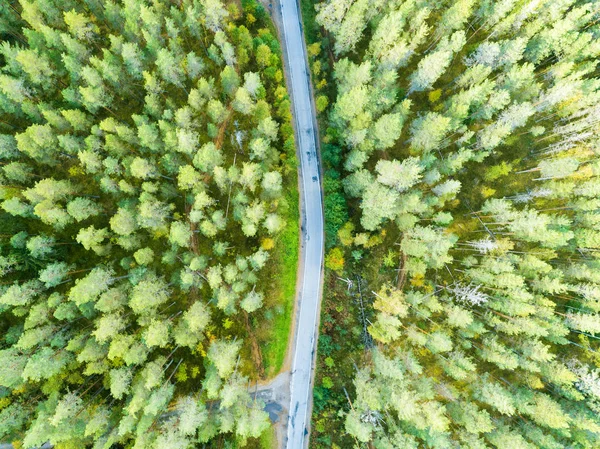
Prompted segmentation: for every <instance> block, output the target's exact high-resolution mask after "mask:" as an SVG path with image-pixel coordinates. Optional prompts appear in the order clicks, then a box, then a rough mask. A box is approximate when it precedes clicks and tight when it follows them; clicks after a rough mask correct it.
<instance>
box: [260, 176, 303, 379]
mask: <svg viewBox="0 0 600 449" xmlns="http://www.w3.org/2000/svg"><path fill="white" fill-rule="evenodd" d="M289 178H290V179H288V182H287V183H286V185H285V189H286V197H285V199H286V202H287V203H288V210H287V215H286V217H285V219H286V225H285V228H284V230H283V231H282V232H281V234H280V235H279V237H278V238H277V242H276V245H275V251H274V253H273V258H274V266H276V267H278V268H279V270H278V272H277V273H275V275H274V276H273V277H272V279H273V281H274V285H273V286H272V289H271V291H272V293H273V295H274V296H275V298H274V299H275V301H274V303H275V304H278V305H279V306H278V307H277V309H278V310H276V311H275V313H274V314H273V318H272V321H271V323H270V326H269V327H270V330H269V339H268V340H267V341H266V342H264V344H263V345H262V348H261V349H262V351H263V361H264V365H265V373H266V375H267V377H271V376H273V375H275V374H277V372H279V370H280V369H281V367H282V365H283V362H284V359H285V353H286V349H287V346H288V339H289V338H290V326H291V322H292V316H293V314H294V301H295V298H296V278H297V272H298V253H299V247H298V246H299V229H298V228H299V225H298V223H299V219H300V213H299V209H298V184H297V182H296V180H297V176H296V175H295V174H293V175H292V174H291V173H290V175H289Z"/></svg>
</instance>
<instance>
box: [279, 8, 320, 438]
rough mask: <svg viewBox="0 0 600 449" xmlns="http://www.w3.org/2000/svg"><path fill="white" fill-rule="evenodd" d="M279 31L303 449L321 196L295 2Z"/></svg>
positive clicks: (295, 401)
mask: <svg viewBox="0 0 600 449" xmlns="http://www.w3.org/2000/svg"><path fill="white" fill-rule="evenodd" d="M279 4H280V7H281V19H282V23H281V29H280V32H281V34H282V36H283V41H284V43H285V48H286V57H285V58H284V65H285V66H286V67H285V68H286V72H287V74H288V77H289V79H288V87H289V89H290V91H291V97H292V104H293V112H294V113H293V116H294V121H295V128H296V137H297V141H296V143H297V146H298V154H299V155H300V182H301V197H302V204H303V208H302V212H301V217H302V231H303V232H302V233H301V235H302V239H303V252H302V254H303V258H302V259H301V263H302V269H301V272H300V276H301V277H300V280H301V287H300V290H299V295H298V298H297V301H298V303H297V304H296V323H295V324H296V327H295V331H296V333H295V335H294V341H293V346H292V348H293V361H292V372H291V376H290V404H289V409H288V410H289V415H288V423H287V440H286V443H285V447H286V448H287V449H303V448H305V447H307V446H308V427H309V423H310V412H311V406H312V381H313V366H314V361H315V352H316V346H317V336H318V323H319V309H320V303H321V286H322V271H323V270H322V265H323V250H324V246H323V244H324V242H323V238H324V237H323V198H322V194H321V173H320V170H319V158H318V155H317V141H316V139H317V132H316V126H315V123H316V120H315V115H314V107H313V97H312V93H311V89H310V78H309V73H310V72H309V70H308V62H307V57H306V47H305V44H304V35H303V32H302V27H301V18H300V12H299V10H298V4H297V0H280V3H279Z"/></svg>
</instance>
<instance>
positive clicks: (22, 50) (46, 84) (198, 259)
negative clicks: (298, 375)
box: [0, 0, 298, 449]
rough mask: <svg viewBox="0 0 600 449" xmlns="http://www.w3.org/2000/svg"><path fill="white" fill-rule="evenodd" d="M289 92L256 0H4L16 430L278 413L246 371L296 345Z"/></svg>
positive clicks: (138, 437)
mask: <svg viewBox="0 0 600 449" xmlns="http://www.w3.org/2000/svg"><path fill="white" fill-rule="evenodd" d="M289 104H290V103H289V100H288V97H287V94H286V89H285V86H284V84H283V72H282V66H281V57H280V46H279V43H278V41H277V38H276V37H275V34H274V31H273V27H272V24H271V22H270V19H269V17H268V15H267V13H266V11H265V10H264V8H263V7H262V6H260V5H258V3H256V2H254V1H253V0H248V1H244V2H243V3H242V4H240V3H236V2H228V3H223V2H221V1H220V0H179V1H169V2H165V1H158V0H157V1H146V0H123V1H112V0H107V1H104V0H30V1H28V0H21V1H19V2H16V1H11V0H0V206H1V211H0V234H1V235H0V276H1V278H2V280H1V283H0V442H10V441H12V442H13V444H15V447H24V448H30V447H37V446H40V445H42V444H44V443H45V442H47V441H49V442H50V443H52V444H53V445H54V446H55V447H57V448H64V449H67V448H73V449H81V448H84V447H90V448H91V447H93V448H95V449H100V448H106V449H108V448H124V447H127V448H135V449H149V448H160V449H167V448H172V449H185V448H187V447H200V446H199V444H202V447H239V446H243V445H245V444H247V443H249V442H253V441H254V442H256V438H257V437H259V436H261V434H263V432H264V431H265V429H267V428H268V427H269V426H270V424H269V420H268V416H267V414H266V413H265V412H264V411H263V410H262V404H261V402H260V401H256V400H254V399H252V397H251V395H250V393H249V383H250V381H251V380H256V379H257V378H258V377H260V376H262V375H263V374H264V367H265V366H267V367H269V363H270V364H271V368H272V369H275V370H277V369H279V367H277V366H275V367H274V368H273V365H277V364H280V363H281V360H282V357H283V350H282V349H281V348H285V344H286V340H285V339H287V329H286V326H285V324H286V323H289V317H285V316H284V315H285V314H284V312H285V308H286V306H285V305H284V304H282V303H281V301H282V294H281V292H279V293H277V289H279V290H281V289H282V288H283V287H282V286H281V285H280V284H281V277H282V272H285V273H289V272H290V268H289V267H291V273H292V275H291V276H292V278H293V279H292V281H291V288H292V292H293V288H294V283H295V277H294V276H295V270H296V260H295V259H294V255H295V254H296V252H295V251H297V240H294V236H296V237H297V227H298V224H297V214H298V212H297V199H296V198H295V197H294V195H295V194H296V193H295V192H296V190H295V189H296V161H295V149H294V140H293V131H292V127H291V124H290V107H289ZM290 226H291V227H290ZM288 228H289V229H291V231H289V232H288V231H286V229H288ZM286 245H287V247H286ZM290 247H291V251H287V249H289V248H290ZM282 250H285V251H287V253H286V254H284V255H282ZM283 265H286V266H283ZM286 267H288V268H286ZM286 270H287V271H286ZM282 317H283V318H282ZM282 323H283V324H282ZM278 332H279V333H283V335H284V338H285V339H284V342H283V346H282V345H281V344H279V343H278V344H277V345H275V346H277V347H276V348H273V347H272V346H273V345H272V344H271V343H269V342H270V340H273V339H277V338H279V337H278V336H277V335H275V334H277V333H278ZM270 344H271V346H269V345H270ZM265 348H266V350H267V352H269V351H270V352H275V354H274V355H273V354H271V356H270V357H271V359H270V360H265V361H264V364H263V360H262V353H263V350H265ZM267 356H268V354H267V355H265V357H267ZM253 444H256V443H253Z"/></svg>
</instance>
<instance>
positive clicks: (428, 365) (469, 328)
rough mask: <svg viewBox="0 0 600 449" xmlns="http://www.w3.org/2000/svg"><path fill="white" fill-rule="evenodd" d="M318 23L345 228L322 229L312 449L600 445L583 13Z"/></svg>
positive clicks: (447, 13)
mask: <svg viewBox="0 0 600 449" xmlns="http://www.w3.org/2000/svg"><path fill="white" fill-rule="evenodd" d="M316 12H317V16H316V17H317V21H318V23H319V24H320V25H322V26H323V27H324V28H325V29H326V30H327V32H328V34H329V36H330V38H331V39H332V40H333V45H332V46H333V52H334V53H335V56H337V60H336V61H335V66H334V71H333V81H334V88H335V90H336V92H335V95H336V98H335V101H330V103H331V106H330V107H329V111H330V112H329V116H328V118H327V122H326V123H325V126H323V128H324V129H327V132H326V135H325V136H324V140H325V141H326V144H325V145H323V148H322V152H323V163H324V165H325V168H326V170H328V171H326V172H325V173H326V176H327V178H328V179H326V181H325V183H324V187H325V190H326V195H327V196H331V197H332V198H336V195H337V194H338V193H343V195H344V196H345V198H346V203H347V207H348V213H347V217H349V219H347V220H344V221H342V222H336V226H337V228H336V232H335V233H331V232H330V230H329V228H328V229H327V238H328V245H329V247H330V248H331V247H334V248H333V250H330V252H328V253H327V254H328V261H327V263H326V267H327V268H328V270H331V271H333V272H330V273H329V275H328V277H327V282H328V284H327V285H326V290H327V294H326V297H325V299H324V307H325V309H324V311H323V314H322V318H321V323H322V329H321V337H320V341H319V354H320V355H319V358H320V361H319V365H318V367H319V371H318V374H317V377H318V378H317V385H320V386H319V387H317V388H315V394H314V396H315V412H316V415H315V416H314V419H313V429H314V431H313V441H314V442H315V443H314V445H315V447H319V448H320V447H354V446H357V447H358V446H362V445H365V446H366V445H368V446H369V447H374V448H388V447H389V448H391V447H402V448H415V449H416V448H420V447H430V448H447V447H468V448H483V447H498V448H500V447H501V448H516V447H522V448H534V447H545V448H546V447H547V448H549V447H555V448H561V447H573V448H581V449H588V448H589V449H591V448H594V447H596V446H598V444H599V441H600V421H599V420H598V411H599V410H600V409H599V408H598V396H597V394H596V393H597V392H596V393H593V392H592V390H591V389H590V387H591V385H596V384H597V371H598V369H599V366H600V365H599V360H598V357H597V352H598V350H599V346H598V342H597V335H598V333H599V332H600V324H599V323H600V320H599V318H598V312H599V310H600V307H599V306H598V302H597V300H598V295H597V294H596V290H597V289H598V285H599V282H600V278H599V277H598V276H597V274H596V272H597V270H598V268H599V266H600V265H599V260H598V252H597V249H598V248H600V246H599V245H600V239H599V238H598V236H599V234H598V231H597V229H596V227H597V224H596V223H597V220H596V211H597V202H598V195H599V193H600V190H598V189H596V184H597V182H598V176H599V175H600V170H598V158H597V151H595V148H596V146H597V142H596V140H597V138H596V137H595V136H596V135H597V134H598V132H599V131H600V128H599V127H598V121H597V119H596V118H592V117H596V116H597V112H598V105H599V104H600V90H599V86H600V82H599V80H598V74H597V71H596V70H595V69H596V67H597V64H598V56H599V55H600V47H599V46H598V45H597V44H591V43H592V42H595V41H596V40H597V39H596V37H597V36H598V35H599V33H600V28H599V26H598V22H597V20H596V19H597V15H596V13H597V11H596V8H595V4H594V2H592V1H586V0H583V1H577V0H569V1H567V2H566V3H564V4H561V5H557V4H556V3H555V2H550V1H541V2H534V3H527V2H510V1H509V2H486V1H479V0H448V1H442V2H400V3H394V2H385V1H375V2H360V1H346V0H326V1H323V2H321V3H320V4H318V5H316ZM310 16H311V15H310V13H309V14H307V17H310ZM575 17H577V19H576V20H575V19H574V18H575ZM567 24H569V26H568V31H567V29H565V28H562V27H563V26H566V25H567ZM576 42H577V43H579V44H581V45H577V44H575V43H576ZM584 42H585V44H584ZM588 43H589V44H588ZM322 48H323V49H324V50H325V51H326V50H327V49H328V46H327V42H326V41H323V42H322ZM334 59H335V58H334ZM317 68H318V67H317ZM315 73H318V71H316V70H315V68H314V67H313V75H314V74H315ZM331 99H332V97H330V100H331ZM333 148H336V149H337V148H339V149H340V150H341V151H337V150H334V151H332V149H333ZM332 168H333V169H335V172H333V171H329V170H330V169H332ZM340 181H341V182H340ZM340 185H341V187H342V189H343V190H338V189H339V187H338V186H340ZM327 196H326V215H327V213H330V214H331V213H332V212H330V211H329V210H330V209H331V210H335V209H336V207H335V206H333V205H332V203H333V204H337V203H338V201H337V200H336V201H333V200H329V201H330V202H329V203H328V199H327ZM340 203H341V201H340ZM334 216H335V214H334ZM346 221H347V222H348V223H346V224H344V223H345V222H346ZM338 223H339V224H338ZM328 226H329V224H328ZM332 234H333V235H332ZM338 239H339V242H340V243H341V244H342V246H336V245H337V242H338ZM333 251H335V254H334V253H333ZM343 258H345V260H346V263H345V266H344V267H342V266H341V264H340V263H337V264H336V263H334V262H335V261H339V260H342V259H343ZM360 278H362V279H363V281H360V280H359V279H360ZM359 282H360V286H361V289H359V288H358V286H357V283H359ZM365 285H368V288H366V287H365ZM382 286H383V287H382ZM373 292H377V293H373ZM355 304H358V305H359V307H355V306H354V305H355ZM346 310H347V311H348V312H349V313H348V314H354V315H355V316H351V317H347V316H344V315H345V314H344V311H346ZM346 315H347V314H346ZM341 322H344V328H346V329H354V328H356V332H354V334H353V335H351V336H349V337H346V338H344V337H341V335H339V332H340V330H341V329H340V328H341V326H336V323H341ZM371 339H372V340H375V342H376V345H372V344H371V341H372V340H371ZM353 362H355V363H356V364H357V365H358V367H357V368H355V366H353ZM592 373H595V374H592ZM350 376H352V377H353V378H354V381H353V384H352V385H348V383H347V378H348V377H350ZM339 380H341V384H344V381H346V383H345V385H344V387H345V390H344V389H341V388H338V387H337V385H338V384H340V382H339ZM346 392H347V396H346ZM325 423H326V424H327V425H325Z"/></svg>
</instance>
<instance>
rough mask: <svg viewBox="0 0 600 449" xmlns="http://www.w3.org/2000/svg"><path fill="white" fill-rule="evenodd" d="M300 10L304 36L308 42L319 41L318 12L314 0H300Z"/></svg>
mask: <svg viewBox="0 0 600 449" xmlns="http://www.w3.org/2000/svg"><path fill="white" fill-rule="evenodd" d="M300 12H301V14H302V24H303V25H304V38H305V39H306V41H307V43H308V44H312V43H314V42H319V41H320V40H321V38H320V37H319V25H318V24H317V20H316V17H317V12H316V11H315V2H314V0H300Z"/></svg>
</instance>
